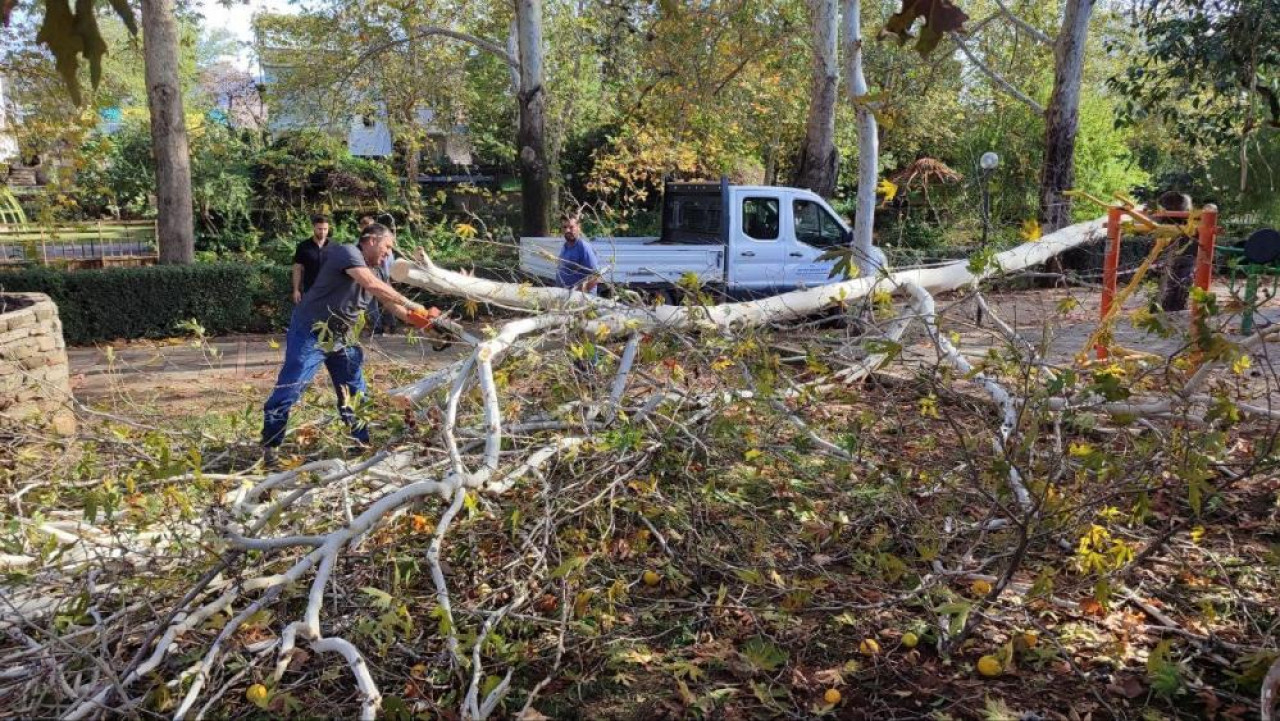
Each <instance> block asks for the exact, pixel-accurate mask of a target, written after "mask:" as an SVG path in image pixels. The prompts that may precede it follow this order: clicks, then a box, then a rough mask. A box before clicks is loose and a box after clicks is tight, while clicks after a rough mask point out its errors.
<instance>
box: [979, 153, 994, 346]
mask: <svg viewBox="0 0 1280 721" xmlns="http://www.w3.org/2000/svg"><path fill="white" fill-rule="evenodd" d="M999 166H1000V156H999V155H996V154H995V153H994V152H991V151H989V150H988V151H987V152H985V153H983V154H982V157H981V158H978V167H979V168H981V169H982V250H983V252H985V251H986V250H987V239H988V237H989V236H990V235H991V173H992V172H993V171H995V169H996V168H997V167H999ZM974 321H975V322H976V323H977V325H978V327H979V328H981V327H982V306H978V309H977V312H976V313H975V316H974Z"/></svg>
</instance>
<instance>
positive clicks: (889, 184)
mask: <svg viewBox="0 0 1280 721" xmlns="http://www.w3.org/2000/svg"><path fill="white" fill-rule="evenodd" d="M876 194H877V195H883V196H884V201H883V202H884V203H888V202H890V201H892V200H893V199H894V198H895V197H897V195H898V186H897V185H895V184H894V182H893V181H892V180H889V179H888V178H883V179H881V180H880V182H879V183H876Z"/></svg>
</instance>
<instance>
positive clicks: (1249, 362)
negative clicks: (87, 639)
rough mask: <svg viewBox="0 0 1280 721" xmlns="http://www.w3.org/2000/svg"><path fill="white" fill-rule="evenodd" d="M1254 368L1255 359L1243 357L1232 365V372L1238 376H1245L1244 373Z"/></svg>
mask: <svg viewBox="0 0 1280 721" xmlns="http://www.w3.org/2000/svg"><path fill="white" fill-rule="evenodd" d="M1252 367H1253V358H1250V357H1249V356H1247V355H1241V356H1240V357H1239V358H1236V359H1235V361H1234V362H1232V364H1231V372H1232V373H1234V374H1236V375H1244V372H1245V371H1247V370H1249V369H1250V368H1252Z"/></svg>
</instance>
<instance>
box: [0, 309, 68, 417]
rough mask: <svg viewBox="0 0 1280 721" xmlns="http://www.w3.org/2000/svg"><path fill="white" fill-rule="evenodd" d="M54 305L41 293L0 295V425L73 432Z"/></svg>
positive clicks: (64, 357)
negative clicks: (10, 423)
mask: <svg viewBox="0 0 1280 721" xmlns="http://www.w3.org/2000/svg"><path fill="white" fill-rule="evenodd" d="M70 399H71V381H70V377H69V375H68V366H67V348H66V345H65V344H64V343H63V341H62V321H61V320H59V319H58V306H56V305H54V303H53V301H52V300H50V299H49V296H47V295H44V294H43V293H2V294H0V424H3V423H4V422H5V421H20V422H25V423H35V424H37V425H45V426H47V427H49V428H51V429H53V430H54V431H56V432H58V433H62V434H71V433H75V429H76V419H75V414H74V413H73V412H72V411H71V408H70V405H69V403H68V401H69V400H70Z"/></svg>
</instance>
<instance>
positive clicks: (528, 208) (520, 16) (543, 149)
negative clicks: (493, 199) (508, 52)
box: [515, 0, 551, 236]
mask: <svg viewBox="0 0 1280 721" xmlns="http://www.w3.org/2000/svg"><path fill="white" fill-rule="evenodd" d="M515 31H516V32H515V35H516V47H517V51H518V53H519V63H520V73H519V77H520V85H519V87H518V88H517V91H516V97H517V98H518V99H519V102H520V130H519V132H518V134H517V136H516V147H517V149H518V151H517V158H518V159H519V163H520V190H521V212H520V218H521V232H522V233H523V234H524V235H528V236H541V235H546V234H547V230H548V227H549V226H548V215H549V213H550V211H551V170H550V168H549V167H548V164H547V138H546V135H547V127H546V109H547V97H546V86H545V83H544V77H543V70H542V66H543V63H542V59H543V55H542V0H516V19H515Z"/></svg>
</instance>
